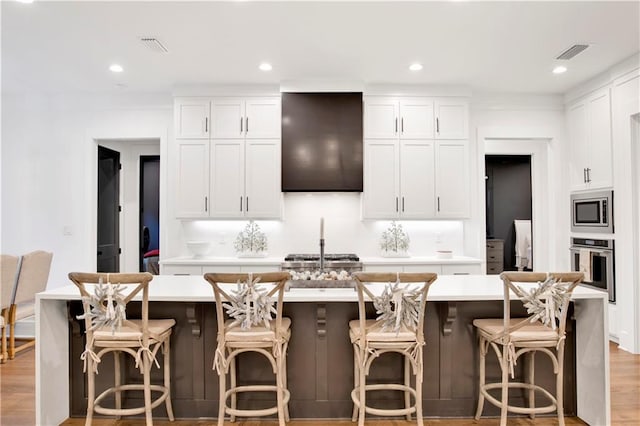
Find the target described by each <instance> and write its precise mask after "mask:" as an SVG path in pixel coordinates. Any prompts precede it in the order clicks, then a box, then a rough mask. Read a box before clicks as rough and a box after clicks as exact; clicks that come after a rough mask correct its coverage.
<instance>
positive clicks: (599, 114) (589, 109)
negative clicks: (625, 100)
mask: <svg viewBox="0 0 640 426" xmlns="http://www.w3.org/2000/svg"><path fill="white" fill-rule="evenodd" d="M567 127H568V131H569V147H570V153H569V159H570V183H571V189H572V190H585V189H598V188H607V187H611V186H613V177H612V176H613V169H612V151H611V98H610V93H609V89H608V88H606V89H603V90H600V91H597V92H594V93H592V94H591V95H589V96H587V97H585V98H583V99H581V100H579V101H577V102H575V103H574V104H572V105H571V106H569V107H568V109H567Z"/></svg>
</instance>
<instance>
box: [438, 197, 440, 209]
mask: <svg viewBox="0 0 640 426" xmlns="http://www.w3.org/2000/svg"><path fill="white" fill-rule="evenodd" d="M438 211H440V197H438Z"/></svg>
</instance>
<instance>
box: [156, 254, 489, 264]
mask: <svg viewBox="0 0 640 426" xmlns="http://www.w3.org/2000/svg"><path fill="white" fill-rule="evenodd" d="M360 261H361V262H362V263H363V264H365V265H412V264H424V265H429V264H434V265H445V264H446V265H449V264H461V263H466V264H470V263H472V264H480V263H482V260H481V259H477V258H475V257H468V256H453V257H452V258H451V259H439V258H437V257H435V256H412V257H361V258H360ZM282 262H284V256H282V257H201V258H194V257H187V256H185V257H173V258H169V259H163V260H161V261H160V264H161V265H194V266H204V265H278V266H280V264H281V263H282Z"/></svg>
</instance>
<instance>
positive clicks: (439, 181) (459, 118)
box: [362, 96, 470, 219]
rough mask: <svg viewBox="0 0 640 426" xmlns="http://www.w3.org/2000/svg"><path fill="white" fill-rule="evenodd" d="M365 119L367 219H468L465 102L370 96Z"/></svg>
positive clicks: (466, 111) (452, 99)
mask: <svg viewBox="0 0 640 426" xmlns="http://www.w3.org/2000/svg"><path fill="white" fill-rule="evenodd" d="M364 116H365V120H364V135H365V136H364V137H365V141H364V151H365V155H364V194H363V198H362V200H363V208H362V212H363V218H365V219H402V218H404V219H433V218H442V219H444V218H463V217H468V216H469V189H470V185H469V171H468V169H469V153H468V143H467V140H466V138H467V134H468V129H467V127H468V123H467V121H468V118H467V116H468V102H466V100H462V99H460V98H451V99H447V98H438V99H434V98H428V97H418V96H416V97H402V98H392V97H378V96H369V97H365V114H364ZM434 123H435V124H434Z"/></svg>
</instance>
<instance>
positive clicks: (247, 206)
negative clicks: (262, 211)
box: [245, 196, 249, 213]
mask: <svg viewBox="0 0 640 426" xmlns="http://www.w3.org/2000/svg"><path fill="white" fill-rule="evenodd" d="M245 206H246V208H247V213H249V197H248V196H247V203H246V205H245Z"/></svg>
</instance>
